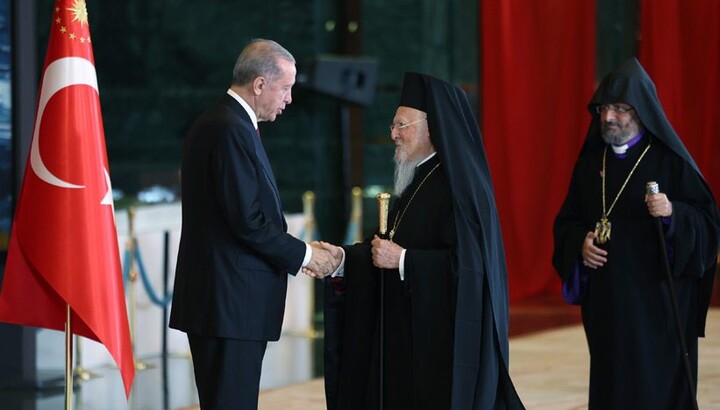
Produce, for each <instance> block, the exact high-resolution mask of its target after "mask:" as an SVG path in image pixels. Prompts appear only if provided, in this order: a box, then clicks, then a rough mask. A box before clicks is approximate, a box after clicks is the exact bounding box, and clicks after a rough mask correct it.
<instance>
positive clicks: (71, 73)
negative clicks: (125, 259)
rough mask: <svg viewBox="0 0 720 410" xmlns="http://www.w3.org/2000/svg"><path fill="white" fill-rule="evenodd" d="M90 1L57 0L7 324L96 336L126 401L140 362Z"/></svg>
mask: <svg viewBox="0 0 720 410" xmlns="http://www.w3.org/2000/svg"><path fill="white" fill-rule="evenodd" d="M111 191H112V190H111V186H110V175H109V173H108V161H107V153H106V149H105V135H104V132H103V124H102V115H101V113H100V98H99V95H98V87H97V76H96V73H95V62H94V58H93V52H92V44H91V37H90V29H89V26H88V16H87V8H86V5H85V1H84V0H57V1H56V3H55V10H54V13H53V20H52V28H51V32H50V40H49V44H48V50H47V56H46V58H45V65H44V68H43V75H42V81H41V84H40V91H39V96H38V105H37V114H36V117H35V128H34V132H33V138H32V144H31V147H30V155H29V157H28V162H27V166H26V168H25V177H24V179H23V185H22V190H21V192H20V198H19V200H18V205H17V210H16V212H15V219H14V223H13V228H12V233H11V236H10V246H9V249H8V259H7V264H6V268H5V278H4V282H3V285H2V293H0V321H4V322H9V323H15V324H19V325H26V326H37V327H43V328H49V329H56V330H61V331H62V330H63V329H64V326H65V316H66V306H67V305H70V307H71V309H72V317H71V324H72V333H74V334H78V335H81V336H85V337H87V338H90V339H94V340H97V341H98V342H100V343H102V344H104V345H105V347H106V348H107V349H108V351H109V352H110V354H111V355H112V357H113V358H114V360H115V362H116V364H117V366H118V368H119V369H120V373H121V374H122V378H123V382H124V385H125V394H126V395H127V396H128V397H129V395H130V388H131V386H132V382H133V378H134V377H135V367H134V361H133V353H132V346H131V342H130V331H129V327H128V319H127V310H126V306H125V294H124V289H123V280H122V270H121V267H120V255H119V250H118V243H117V230H116V227H115V219H114V218H115V216H114V215H115V214H114V208H113V200H112V192H111Z"/></svg>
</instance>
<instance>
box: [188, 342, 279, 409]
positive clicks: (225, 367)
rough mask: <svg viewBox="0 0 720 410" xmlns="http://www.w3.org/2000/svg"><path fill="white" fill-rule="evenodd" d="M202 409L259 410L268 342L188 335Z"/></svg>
mask: <svg viewBox="0 0 720 410" xmlns="http://www.w3.org/2000/svg"><path fill="white" fill-rule="evenodd" d="M188 341H189V342H190V353H191V354H192V360H193V367H194V370H195V385H196V386H197V389H198V397H199V399H200V408H201V409H202V410H225V409H228V410H241V409H242V410H252V409H257V406H258V393H259V390H260V372H261V370H262V360H263V356H264V355H265V349H266V348H267V341H256V340H238V339H226V338H220V337H207V336H194V335H188Z"/></svg>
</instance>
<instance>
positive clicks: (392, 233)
mask: <svg viewBox="0 0 720 410" xmlns="http://www.w3.org/2000/svg"><path fill="white" fill-rule="evenodd" d="M439 166H440V164H436V165H435V166H434V167H433V169H431V170H430V172H428V174H427V175H425V178H423V180H422V181H420V185H418V186H417V188H415V191H414V192H413V194H412V196H411V197H410V200H409V201H408V202H407V204H405V208H403V210H402V213H400V212H398V213H397V214H395V221H394V222H393V227H392V229H391V230H390V234H389V235H388V237H389V238H390V240H392V238H393V236H395V231H396V230H397V227H398V225H399V224H400V221H402V218H403V216H405V211H407V209H408V207H409V206H410V203H411V202H412V200H413V198H415V194H417V193H418V191H419V190H420V187H421V186H423V184H424V183H425V181H426V180H427V179H428V177H430V175H432V173H433V172H435V170H436V169H437V167H439Z"/></svg>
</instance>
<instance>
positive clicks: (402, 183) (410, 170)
mask: <svg viewBox="0 0 720 410" xmlns="http://www.w3.org/2000/svg"><path fill="white" fill-rule="evenodd" d="M419 163H420V161H403V160H397V159H396V160H395V195H397V196H401V195H402V193H403V192H404V191H405V188H407V187H408V185H410V183H411V182H412V180H413V177H414V176H415V170H417V165H418V164H419Z"/></svg>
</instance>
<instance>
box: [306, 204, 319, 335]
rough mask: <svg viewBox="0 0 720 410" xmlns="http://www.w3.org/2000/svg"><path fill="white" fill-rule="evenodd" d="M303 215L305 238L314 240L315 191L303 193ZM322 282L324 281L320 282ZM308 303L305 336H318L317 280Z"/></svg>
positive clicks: (311, 287)
mask: <svg viewBox="0 0 720 410" xmlns="http://www.w3.org/2000/svg"><path fill="white" fill-rule="evenodd" d="M303 216H304V218H303V219H304V230H303V232H304V235H303V238H302V239H303V240H304V241H305V242H308V243H310V242H312V241H314V240H315V239H317V238H316V235H315V233H316V229H317V222H316V220H315V193H314V192H313V191H305V193H304V194H303ZM320 283H322V282H320ZM306 297H307V301H308V302H307V303H308V306H307V308H308V314H309V315H310V317H309V318H308V319H309V323H310V324H309V326H308V328H307V329H306V330H305V332H304V333H305V336H307V337H311V338H316V337H318V331H317V330H315V320H314V319H315V281H312V282H311V284H310V286H308V289H307V294H306Z"/></svg>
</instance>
